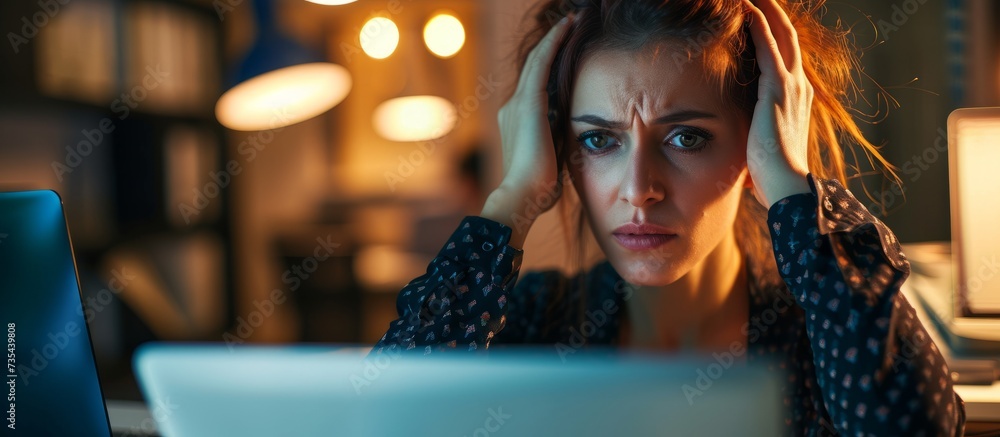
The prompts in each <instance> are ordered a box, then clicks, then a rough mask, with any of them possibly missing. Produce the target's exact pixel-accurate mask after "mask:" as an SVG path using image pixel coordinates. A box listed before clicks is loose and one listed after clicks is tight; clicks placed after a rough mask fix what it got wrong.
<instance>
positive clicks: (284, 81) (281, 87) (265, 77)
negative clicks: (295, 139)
mask: <svg viewBox="0 0 1000 437" xmlns="http://www.w3.org/2000/svg"><path fill="white" fill-rule="evenodd" d="M350 90H351V75H350V73H348V72H347V69H346V68H344V67H341V66H339V65H337V64H331V63H326V62H317V63H312V64H302V65H295V66H292V67H286V68H282V69H280V70H275V71H272V72H270V73H265V74H262V75H260V76H257V77H254V78H251V79H249V80H246V81H244V82H243V83H241V84H239V85H236V86H235V87H233V88H232V89H231V90H229V91H227V92H226V93H225V94H223V95H222V97H221V98H219V102H218V103H217V104H216V105H215V116H216V117H217V118H218V119H219V122H220V123H222V124H223V126H226V127H228V128H230V129H233V130H240V131H256V130H267V129H275V128H279V127H284V126H288V125H291V124H295V123H298V122H300V121H304V120H308V119H310V118H313V117H315V116H317V115H319V114H322V113H324V112H326V111H327V110H329V109H330V108H333V107H334V106H337V104H338V103H340V102H341V101H343V100H344V98H345V97H347V93H348V92H350Z"/></svg>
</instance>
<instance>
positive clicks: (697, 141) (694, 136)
mask: <svg viewBox="0 0 1000 437" xmlns="http://www.w3.org/2000/svg"><path fill="white" fill-rule="evenodd" d="M707 140H708V135H706V134H701V133H697V132H690V131H687V132H679V133H677V134H675V135H674V136H672V137H670V138H669V139H668V140H667V143H669V144H670V145H671V146H674V147H676V148H678V149H697V148H698V147H700V146H701V145H702V143H704V142H705V141H707Z"/></svg>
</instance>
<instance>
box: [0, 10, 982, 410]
mask: <svg viewBox="0 0 1000 437" xmlns="http://www.w3.org/2000/svg"><path fill="white" fill-rule="evenodd" d="M316 1H317V3H313V2H310V1H306V0H266V1H265V0H212V1H209V0H36V1H17V2H3V3H0V30H2V31H3V33H4V35H5V42H6V44H5V45H4V47H0V66H2V68H0V188H2V189H5V190H13V189H38V188H44V189H54V190H57V191H58V192H59V193H60V194H61V195H62V198H63V201H64V204H65V207H66V211H67V215H68V217H69V223H70V229H71V233H72V238H73V244H74V246H75V250H76V256H77V261H78V264H79V269H80V274H81V281H82V284H83V294H84V308H85V311H87V316H88V320H89V321H90V323H91V328H92V334H93V339H94V342H95V349H96V352H97V354H98V359H99V362H98V365H99V366H98V367H99V368H100V369H101V372H102V378H103V383H104V385H105V390H106V392H105V395H106V396H108V397H109V398H117V399H139V393H138V391H137V389H136V388H135V384H134V382H133V379H132V375H131V370H130V363H131V361H130V360H131V353H132V351H133V350H134V349H135V347H136V346H137V345H139V344H140V343H142V342H145V341H150V340H194V341H216V342H226V343H229V344H240V343H251V342H253V343H259V342H266V343H280V342H352V343H366V344H371V343H374V342H375V341H377V340H378V339H379V337H380V336H381V335H382V333H383V332H384V331H385V329H386V327H387V324H388V322H389V321H390V320H392V319H393V318H395V316H396V315H395V295H396V293H397V292H398V291H399V290H400V289H401V288H402V287H403V286H404V285H405V284H406V283H407V282H409V281H410V280H411V279H413V278H415V277H417V276H419V275H421V274H423V272H424V269H425V268H426V266H427V264H428V263H429V262H430V260H431V259H432V258H433V257H434V255H435V254H436V253H437V251H438V250H439V249H440V248H441V245H442V244H443V243H444V242H445V240H446V239H447V237H448V236H449V235H450V234H451V232H452V231H453V230H454V229H455V227H456V226H457V225H458V223H459V222H460V220H461V219H462V218H463V217H464V216H466V215H475V214H478V213H479V211H480V210H481V207H482V205H483V202H484V201H485V199H486V196H487V195H488V194H489V193H490V192H491V191H492V189H493V188H495V187H496V185H497V184H499V182H500V178H501V176H502V174H501V172H502V166H501V152H500V138H499V134H498V131H497V126H496V113H497V109H498V108H499V107H500V106H501V105H502V104H503V103H504V101H505V100H506V98H507V97H508V96H509V94H510V92H511V91H512V87H513V84H514V82H515V79H516V73H517V72H516V71H515V70H514V65H515V64H516V62H515V56H514V51H515V48H516V45H517V43H518V41H519V38H520V37H521V35H523V34H524V32H525V30H526V25H527V21H525V18H526V16H527V15H526V14H527V12H528V11H529V10H530V9H531V7H532V5H533V4H534V3H535V2H534V1H532V0H358V1H354V2H348V1H347V0H325V1H322V2H320V1H319V0H316ZM319 3H327V4H319ZM338 3H346V4H338ZM828 9H829V13H828V14H827V16H826V18H825V19H826V20H827V21H829V22H831V23H833V22H836V21H837V19H838V18H839V19H840V20H841V21H842V22H843V23H844V24H845V25H847V26H849V27H851V28H852V29H853V30H854V38H855V40H856V43H857V45H858V46H859V47H861V48H862V49H863V56H862V58H861V60H862V64H863V67H864V70H863V73H859V74H858V78H857V79H858V83H859V85H860V87H861V92H860V93H859V94H857V95H856V96H855V97H856V98H855V99H854V100H856V103H857V105H856V109H857V112H858V118H859V120H862V121H863V122H862V127H863V129H864V131H865V132H866V134H867V135H868V138H869V139H870V140H872V141H873V142H874V143H876V144H881V145H884V149H883V150H884V152H885V155H886V157H887V158H888V159H889V161H890V162H892V163H893V164H894V165H896V166H897V167H899V169H900V172H899V176H900V177H901V178H902V181H903V186H902V188H896V189H892V188H891V187H888V186H885V185H884V183H885V182H886V181H884V180H883V179H882V178H880V177H878V176H872V175H868V176H865V175H866V174H868V173H870V171H869V170H870V168H868V167H864V166H861V167H859V168H857V169H854V170H853V171H852V174H856V175H858V177H856V178H854V179H852V181H851V188H852V190H853V191H854V192H855V193H856V194H857V196H858V197H859V198H861V199H862V200H863V201H864V202H865V203H866V204H868V205H871V206H870V207H869V208H870V209H871V210H872V211H873V212H876V213H877V214H878V215H879V216H880V217H881V218H883V220H884V221H885V222H887V223H888V224H889V226H890V227H891V228H892V229H893V230H894V231H895V232H896V234H897V235H898V236H899V237H900V239H901V240H902V241H904V242H916V241H930V240H948V239H949V238H950V221H949V199H948V164H947V152H946V149H945V148H944V144H946V142H947V137H946V136H945V135H946V133H945V129H946V121H947V116H948V114H949V113H950V112H951V111H952V110H953V109H955V108H958V107H965V106H997V105H1000V65H998V60H1000V52H998V50H1000V46H998V44H997V38H998V35H997V29H998V24H1000V8H998V6H997V5H996V4H995V2H992V1H988V0H905V1H902V0H901V1H882V0H880V1H871V0H864V1H862V0H849V1H835V2H833V1H831V2H829V3H828ZM261 75H263V76H261ZM251 79H252V80H251ZM278 86H289V87H290V88H286V89H285V90H284V91H275V90H276V89H277V88H275V87H278ZM255 98H256V99H258V100H263V101H265V102H267V103H268V104H267V105H264V106H256V105H255V104H253V103H251V101H252V99H255ZM275 107H280V108H282V109H280V110H275V109H273V108H275ZM859 161H860V162H861V163H865V162H867V160H866V159H865V158H864V157H863V156H862V157H859ZM866 192H867V193H868V194H870V195H871V198H869V197H868V196H866V195H865V193H866ZM904 197H905V198H904ZM876 202H880V203H881V206H879V205H878V204H877V203H876ZM559 235H562V234H561V231H560V228H559V225H558V218H557V217H556V216H555V215H554V214H553V213H550V214H547V215H546V216H544V217H543V219H542V220H540V221H539V222H538V223H537V224H536V225H535V227H534V228H532V232H531V234H530V235H529V238H528V241H527V243H526V245H525V260H524V264H523V267H522V269H524V270H530V269H536V268H550V267H555V268H563V269H568V268H569V267H568V265H569V264H568V263H567V262H566V260H565V259H564V258H565V257H564V253H563V251H564V248H563V244H562V241H560V240H559V238H553V236H559ZM595 256H597V255H595Z"/></svg>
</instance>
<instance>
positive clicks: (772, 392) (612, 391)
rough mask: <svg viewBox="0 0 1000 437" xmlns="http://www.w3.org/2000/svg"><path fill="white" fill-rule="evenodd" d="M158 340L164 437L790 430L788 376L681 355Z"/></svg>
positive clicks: (148, 361) (151, 379)
mask: <svg viewBox="0 0 1000 437" xmlns="http://www.w3.org/2000/svg"><path fill="white" fill-rule="evenodd" d="M367 351H368V348H350V347H347V348H337V347H335V346H304V345H299V346H284V347H281V346H243V347H238V348H229V347H228V346H226V345H222V344H201V345H184V344H164V343H161V344H146V345H143V346H142V347H140V349H139V350H138V351H137V353H136V355H135V362H134V365H135V370H136V374H137V376H138V377H139V380H140V385H141V387H142V389H143V393H144V395H145V396H146V399H147V402H148V403H149V404H150V405H162V406H165V409H164V411H163V412H161V414H154V417H156V419H157V420H158V421H159V423H158V428H159V429H160V431H161V432H162V434H163V435H164V436H165V437H175V436H218V435H240V436H274V435H295V436H330V435H364V436H396V435H407V436H410V435H416V436H419V435H427V436H447V435H454V436H486V435H489V436H503V435H507V436H525V435H574V436H591V435H594V436H608V435H629V436H631V435H742V436H755V435H760V436H773V435H779V434H780V430H781V428H780V426H781V425H782V420H781V417H783V416H782V415H783V412H784V410H783V409H782V408H784V407H783V406H782V402H781V398H780V393H779V388H778V387H779V386H778V381H777V378H778V376H777V375H775V374H773V372H768V371H766V370H765V369H762V368H756V367H745V366H742V365H738V364H732V365H731V366H729V367H723V366H722V364H720V363H718V362H716V361H714V360H712V361H696V360H691V359H682V358H678V357H674V358H670V359H668V358H666V357H654V356H649V357H645V358H637V357H623V356H615V355H613V354H609V353H602V354H594V355H590V354H587V355H585V354H584V353H583V352H580V353H578V354H575V355H573V356H572V358H571V359H569V360H567V361H565V362H564V361H562V360H560V359H559V358H558V357H556V354H555V353H552V348H548V350H547V351H546V350H542V349H530V350H521V351H514V350H509V349H505V350H503V351H491V353H490V354H489V356H484V355H481V354H471V353H470V354H444V355H438V356H435V355H428V356H410V355H385V356H383V357H382V358H381V359H378V360H375V359H372V360H366V359H365V354H366V353H367Z"/></svg>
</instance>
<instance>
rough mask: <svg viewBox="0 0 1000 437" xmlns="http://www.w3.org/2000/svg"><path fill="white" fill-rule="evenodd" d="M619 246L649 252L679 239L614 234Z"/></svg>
mask: <svg viewBox="0 0 1000 437" xmlns="http://www.w3.org/2000/svg"><path fill="white" fill-rule="evenodd" d="M614 236H615V239H616V240H618V244H621V245H622V246H623V247H625V248H626V249H629V250H649V249H653V248H656V247H660V246H662V245H664V244H667V243H669V242H671V241H674V240H675V239H677V235H673V234H642V235H638V234H614Z"/></svg>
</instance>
